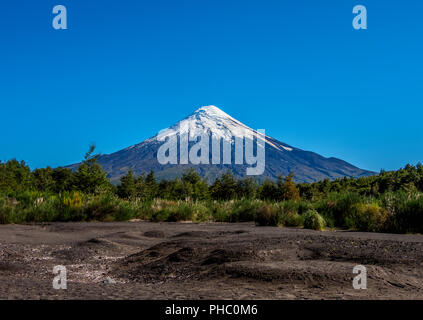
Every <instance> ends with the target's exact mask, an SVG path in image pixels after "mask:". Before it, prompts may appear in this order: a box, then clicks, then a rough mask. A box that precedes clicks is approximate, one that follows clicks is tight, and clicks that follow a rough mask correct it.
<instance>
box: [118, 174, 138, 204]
mask: <svg viewBox="0 0 423 320" xmlns="http://www.w3.org/2000/svg"><path fill="white" fill-rule="evenodd" d="M117 194H118V196H119V197H121V198H126V199H129V198H132V197H134V196H135V195H136V188H135V178H134V174H133V172H132V169H129V170H128V172H127V174H126V175H124V176H122V177H121V178H120V185H118V186H117Z"/></svg>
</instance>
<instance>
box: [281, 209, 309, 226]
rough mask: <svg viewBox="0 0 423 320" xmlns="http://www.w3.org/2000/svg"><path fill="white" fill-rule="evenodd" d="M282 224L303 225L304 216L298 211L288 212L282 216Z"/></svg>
mask: <svg viewBox="0 0 423 320" xmlns="http://www.w3.org/2000/svg"><path fill="white" fill-rule="evenodd" d="M279 220H280V224H281V225H284V226H285V227H301V226H302V225H303V224H304V219H303V216H301V215H299V214H298V213H296V212H288V213H287V214H284V215H282V216H281V218H280V219H279Z"/></svg>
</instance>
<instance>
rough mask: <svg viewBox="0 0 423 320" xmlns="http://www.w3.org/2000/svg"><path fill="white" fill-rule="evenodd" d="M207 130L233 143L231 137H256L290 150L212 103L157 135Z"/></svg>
mask: <svg viewBox="0 0 423 320" xmlns="http://www.w3.org/2000/svg"><path fill="white" fill-rule="evenodd" d="M207 132H208V133H212V134H213V136H214V137H215V138H217V139H223V140H224V141H229V142H231V143H233V138H235V137H239V138H244V137H251V138H252V137H256V138H258V139H260V140H263V141H265V142H266V143H267V144H268V145H270V146H272V147H274V148H276V149H278V150H281V148H283V150H285V151H292V148H289V147H288V146H284V145H278V144H275V143H273V142H271V141H270V139H268V137H267V136H265V135H264V134H262V133H260V132H258V131H256V130H254V129H251V128H250V127H248V126H246V125H245V124H243V123H242V122H240V121H238V120H236V119H235V118H233V117H231V116H230V115H228V114H227V113H226V112H224V111H222V110H221V109H219V108H218V107H216V106H212V105H210V106H203V107H200V108H198V109H197V110H195V111H194V112H193V113H192V114H191V115H189V116H188V117H186V118H185V119H183V120H181V121H179V122H177V123H175V124H174V125H173V126H171V127H169V128H167V129H165V130H162V131H161V132H160V133H159V136H160V139H163V138H165V137H169V136H173V135H182V134H188V135H189V137H190V138H194V137H195V136H200V135H201V134H204V133H207Z"/></svg>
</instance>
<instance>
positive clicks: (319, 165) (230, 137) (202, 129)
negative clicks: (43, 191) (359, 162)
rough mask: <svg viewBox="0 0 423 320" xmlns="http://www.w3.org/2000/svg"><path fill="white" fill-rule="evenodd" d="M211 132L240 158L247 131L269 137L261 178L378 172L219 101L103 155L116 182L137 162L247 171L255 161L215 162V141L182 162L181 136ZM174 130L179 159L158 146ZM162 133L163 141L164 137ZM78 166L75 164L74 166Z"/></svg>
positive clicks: (165, 172)
mask: <svg viewBox="0 0 423 320" xmlns="http://www.w3.org/2000/svg"><path fill="white" fill-rule="evenodd" d="M205 133H209V134H210V137H213V138H217V139H221V140H222V141H223V142H222V143H225V142H226V143H228V144H230V145H231V152H232V158H231V159H234V152H235V151H234V149H235V143H234V141H235V139H236V138H241V139H242V138H243V137H250V136H255V137H256V138H257V139H258V140H260V141H261V142H264V141H265V144H264V145H265V169H264V172H263V174H261V175H260V176H256V178H258V179H259V180H263V179H265V178H271V179H276V178H277V176H278V175H279V174H282V175H284V176H285V175H288V174H289V173H290V172H293V173H294V175H295V180H296V181H297V182H314V181H319V180H323V179H326V178H327V179H336V178H342V177H362V176H368V175H372V174H374V173H373V172H370V171H367V170H363V169H359V168H357V167H355V166H353V165H351V164H349V163H347V162H345V161H343V160H340V159H337V158H326V157H323V156H321V155H319V154H317V153H314V152H310V151H304V150H301V149H299V148H295V147H293V146H290V145H288V144H286V143H283V142H281V141H278V140H277V139H275V138H272V137H270V136H267V135H266V136H264V135H263V134H261V133H258V132H257V131H256V130H254V129H251V128H250V127H248V126H246V125H245V124H243V123H241V122H240V121H238V120H236V119H234V118H233V117H231V116H230V115H228V114H227V113H225V112H224V111H222V110H221V109H219V108H218V107H216V106H205V107H201V108H199V109H197V110H196V111H195V112H194V113H192V114H191V115H189V116H188V117H186V118H185V119H183V120H181V121H179V122H177V123H175V124H174V125H172V126H170V127H168V128H166V129H164V130H161V131H160V133H159V134H156V135H154V136H153V137H151V138H149V139H147V140H145V141H143V142H141V143H139V144H136V145H133V146H130V147H128V148H126V149H123V150H120V151H117V152H115V153H112V154H108V155H102V156H101V157H100V158H99V163H100V164H101V165H102V167H103V168H104V170H106V171H107V173H108V176H109V178H110V179H111V180H112V182H118V180H119V178H120V177H121V176H122V175H124V174H125V173H126V172H127V171H128V170H129V169H130V168H132V170H133V172H134V174H135V175H139V174H142V173H148V172H149V171H151V170H153V171H154V172H155V174H156V177H157V178H159V179H173V178H175V177H180V176H181V175H182V174H183V172H184V171H185V170H186V169H188V168H194V169H195V170H196V171H197V172H199V174H200V175H201V176H203V177H204V178H206V179H207V180H208V181H213V180H214V179H215V178H216V177H217V176H219V175H220V174H222V173H224V172H226V171H227V170H228V169H229V170H231V171H232V172H233V173H234V175H235V176H237V177H245V176H246V169H247V168H249V167H251V165H248V164H246V163H243V164H235V162H234V161H233V160H232V161H231V163H230V164H211V163H212V160H211V159H212V155H211V153H212V143H211V142H210V148H209V152H210V155H209V158H210V162H209V163H210V164H198V165H196V164H193V163H192V162H191V161H190V160H189V161H188V164H180V163H181V161H180V160H181V152H182V151H181V150H182V149H180V147H181V140H180V139H181V137H183V136H184V135H186V136H188V137H191V138H194V137H196V136H199V135H201V134H205ZM172 136H174V137H176V139H177V141H178V144H177V147H176V149H177V151H178V164H165V165H163V164H160V163H159V161H158V158H157V152H158V150H159V148H160V147H161V146H162V145H163V144H164V141H169V139H170V137H172ZM159 137H160V141H159V139H158V138H159ZM211 139H212V138H211ZM197 141H198V140H197ZM197 141H191V142H189V146H188V147H189V148H191V147H192V146H193V145H194V144H195V143H197ZM210 141H211V140H210ZM254 141H255V140H254ZM221 145H222V144H221ZM255 151H256V150H255ZM220 163H222V162H220ZM75 166H76V165H72V166H71V167H75ZM252 177H254V176H252Z"/></svg>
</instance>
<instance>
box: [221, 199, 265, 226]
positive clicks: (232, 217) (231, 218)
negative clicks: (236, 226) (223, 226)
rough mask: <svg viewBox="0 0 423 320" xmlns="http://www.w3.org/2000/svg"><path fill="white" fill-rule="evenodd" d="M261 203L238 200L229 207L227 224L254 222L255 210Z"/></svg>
mask: <svg viewBox="0 0 423 320" xmlns="http://www.w3.org/2000/svg"><path fill="white" fill-rule="evenodd" d="M261 204H262V203H261V202H259V201H255V200H247V199H245V200H238V201H234V202H233V203H232V205H231V208H230V212H229V215H228V220H227V221H228V222H248V221H254V217H255V214H256V211H257V209H258V208H259V207H260V206H261Z"/></svg>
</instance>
